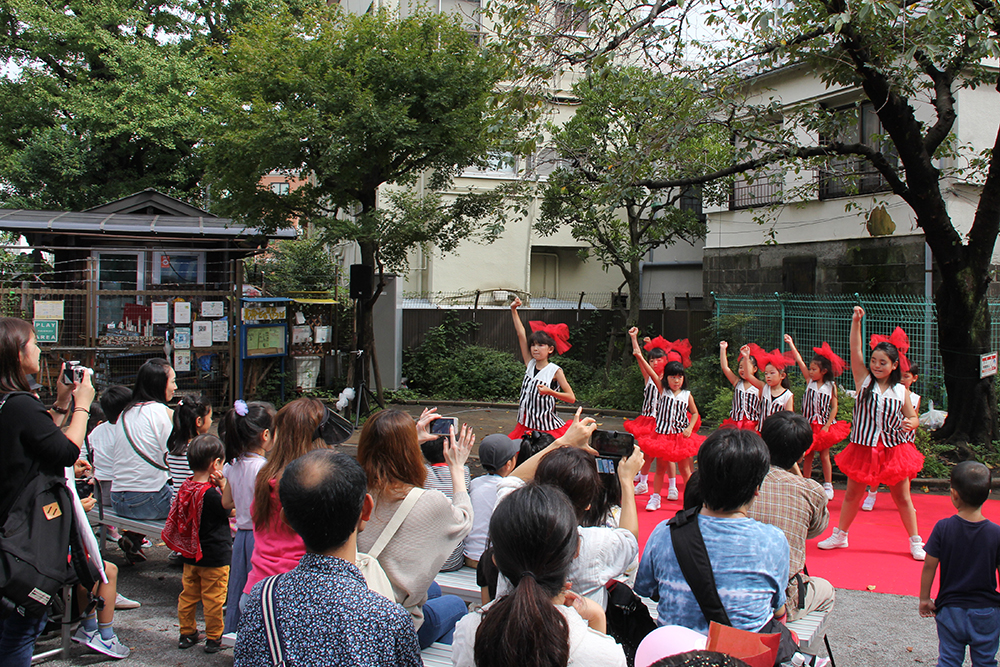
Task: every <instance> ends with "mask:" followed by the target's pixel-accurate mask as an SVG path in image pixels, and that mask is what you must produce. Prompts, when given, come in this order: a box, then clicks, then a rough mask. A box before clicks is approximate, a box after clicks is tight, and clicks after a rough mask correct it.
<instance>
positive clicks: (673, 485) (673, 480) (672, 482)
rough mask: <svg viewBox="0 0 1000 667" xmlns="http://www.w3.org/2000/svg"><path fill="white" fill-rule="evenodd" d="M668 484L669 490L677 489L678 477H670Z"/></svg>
mask: <svg viewBox="0 0 1000 667" xmlns="http://www.w3.org/2000/svg"><path fill="white" fill-rule="evenodd" d="M667 482H668V483H669V484H670V486H669V487H667V488H670V489H676V488H677V478H676V477H670V478H669V479H667Z"/></svg>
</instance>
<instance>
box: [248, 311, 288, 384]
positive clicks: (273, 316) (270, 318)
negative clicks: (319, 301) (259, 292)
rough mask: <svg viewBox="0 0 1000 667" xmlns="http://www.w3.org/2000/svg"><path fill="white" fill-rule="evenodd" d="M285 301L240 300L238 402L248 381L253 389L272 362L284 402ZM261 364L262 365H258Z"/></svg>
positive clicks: (286, 313)
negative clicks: (276, 365) (279, 378)
mask: <svg viewBox="0 0 1000 667" xmlns="http://www.w3.org/2000/svg"><path fill="white" fill-rule="evenodd" d="M291 301H292V300H291V299H287V298H284V297H244V298H242V299H240V312H241V316H242V323H241V324H240V373H239V375H240V382H239V395H240V398H241V399H242V398H244V397H245V393H246V391H245V389H246V385H247V383H248V381H249V382H250V383H251V384H253V385H254V386H256V385H257V383H258V382H259V381H260V379H261V378H262V377H263V376H265V375H266V374H267V371H268V370H270V367H271V365H272V364H273V363H274V362H277V363H278V364H280V370H281V388H280V392H281V400H282V401H284V400H285V361H286V359H287V357H288V305H289V303H291ZM261 361H264V362H265V363H264V364H262V363H260V362H261Z"/></svg>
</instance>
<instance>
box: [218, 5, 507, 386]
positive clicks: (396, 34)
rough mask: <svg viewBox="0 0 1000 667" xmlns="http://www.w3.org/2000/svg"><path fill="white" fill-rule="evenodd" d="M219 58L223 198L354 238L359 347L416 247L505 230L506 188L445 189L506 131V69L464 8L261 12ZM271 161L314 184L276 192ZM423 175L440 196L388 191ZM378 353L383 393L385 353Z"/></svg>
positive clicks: (256, 212)
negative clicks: (373, 283)
mask: <svg viewBox="0 0 1000 667" xmlns="http://www.w3.org/2000/svg"><path fill="white" fill-rule="evenodd" d="M223 62H224V66H225V67H226V68H227V74H226V76H225V77H224V80H222V81H221V85H220V88H219V91H218V94H217V96H216V100H217V103H218V105H219V106H218V108H217V113H218V115H219V117H220V118H221V119H222V122H221V123H220V125H219V127H218V131H217V133H216V134H215V135H214V136H213V137H212V144H213V145H212V150H211V158H210V163H211V168H212V174H213V176H214V179H215V180H214V183H215V185H216V187H217V191H218V192H224V193H225V197H224V199H223V201H222V205H223V206H224V207H225V210H226V211H227V212H229V213H231V214H232V215H233V216H234V217H236V218H240V219H244V220H247V221H253V222H254V224H261V223H262V222H263V224H264V226H265V227H270V228H277V227H284V226H287V225H288V224H289V220H290V219H292V218H298V219H299V220H300V223H301V224H307V225H314V226H316V227H317V228H318V230H319V232H320V233H321V234H322V235H323V237H324V238H325V239H326V240H327V241H329V242H334V241H343V240H349V241H356V242H357V243H358V245H359V246H360V251H361V261H362V263H363V264H365V265H367V266H370V267H372V268H373V269H374V270H375V272H376V273H377V275H378V276H379V281H378V286H377V288H376V290H375V293H374V295H373V296H372V298H370V299H365V300H363V301H362V304H361V308H360V313H359V315H360V318H359V319H360V321H359V323H358V326H359V332H360V344H361V346H362V348H361V349H365V350H368V351H374V331H373V328H372V326H373V325H372V308H373V306H374V304H375V301H376V300H377V299H378V297H379V294H380V293H381V290H382V288H383V286H384V284H385V282H384V278H383V276H384V272H385V271H386V270H387V269H388V268H398V267H400V266H401V265H403V264H405V261H406V255H407V253H408V252H409V251H411V250H412V249H413V248H414V247H416V246H419V245H424V246H427V245H431V244H433V245H435V246H436V247H438V248H439V249H440V250H442V251H444V252H447V251H450V250H453V249H454V248H455V247H456V246H457V245H458V243H459V242H461V241H462V240H463V239H467V238H473V237H479V238H484V239H487V240H489V239H491V238H494V237H495V236H496V235H498V234H499V232H500V230H501V229H502V226H503V223H504V217H505V215H506V207H504V206H503V205H502V204H503V200H504V197H505V196H506V195H507V194H508V193H507V192H506V191H493V192H488V193H478V194H477V193H464V194H461V195H459V196H458V197H456V198H454V199H453V201H450V202H448V203H446V202H445V201H444V199H443V197H442V196H441V195H440V194H438V192H439V191H440V190H442V189H444V188H445V187H447V186H448V185H449V184H450V183H451V182H452V180H453V178H454V176H455V175H456V174H457V173H459V172H460V171H461V170H462V169H464V168H466V167H469V166H471V165H474V164H478V163H481V162H483V161H484V160H485V158H486V155H487V152H488V151H489V150H490V148H491V147H493V146H494V145H495V143H496V141H497V138H498V137H499V136H501V131H500V130H501V126H500V125H499V122H498V121H496V122H495V121H494V117H495V116H494V114H495V113H497V109H496V107H495V96H494V90H495V87H496V84H497V82H498V81H499V80H500V77H501V75H502V74H503V72H502V70H501V69H500V67H499V66H498V64H497V63H496V62H495V61H494V60H493V59H492V58H491V57H489V55H488V54H487V53H486V52H485V51H483V50H482V49H480V48H479V47H478V46H476V44H475V43H474V41H473V40H472V39H471V38H470V35H469V34H468V33H467V32H466V31H465V29H464V28H463V27H462V25H461V23H460V21H459V19H458V18H457V17H450V16H444V15H431V14H427V13H424V12H418V13H415V14H413V15H410V16H408V17H406V18H395V17H393V16H392V15H391V14H390V13H388V12H386V11H376V12H373V13H370V14H366V15H363V16H354V15H348V14H346V13H342V12H340V11H338V10H337V9H336V8H333V9H316V10H314V11H310V12H307V13H305V14H304V15H302V16H301V17H300V18H296V17H295V16H292V15H290V14H288V13H285V14H280V15H276V16H275V17H272V18H270V19H268V20H264V21H260V22H257V23H255V24H254V25H253V26H251V27H249V28H248V29H246V30H245V31H243V32H241V33H240V34H239V35H238V36H237V37H236V38H235V39H233V41H232V43H231V45H230V47H229V48H228V49H227V51H226V52H225V54H224V61H223ZM272 171H278V172H282V173H287V174H294V175H298V174H301V175H302V176H303V177H304V178H306V179H307V182H306V184H305V185H303V186H302V187H300V188H298V189H296V190H294V191H292V192H290V193H288V194H286V195H281V196H279V195H277V194H275V193H272V192H271V191H270V190H267V189H265V188H262V187H260V185H259V182H260V179H261V177H262V176H264V175H265V174H268V173H270V172H272ZM419 178H423V179H425V180H424V183H425V185H426V186H427V188H428V189H429V190H430V191H431V194H429V195H427V196H422V195H420V194H418V193H417V192H416V191H414V190H396V191H391V192H385V191H383V193H382V194H380V188H382V186H383V185H398V186H409V185H413V184H414V183H416V182H417V180H418V179H419ZM489 216H492V217H491V218H490V220H489V221H488V222H483V220H484V218H487V217H489ZM369 356H371V357H373V361H374V363H375V368H374V370H375V382H376V387H377V388H378V391H379V397H380V400H381V389H382V387H381V379H380V377H379V374H378V368H377V358H374V355H369ZM366 361H367V359H366ZM363 372H364V373H365V376H366V377H367V373H368V369H367V367H366V368H365V369H363Z"/></svg>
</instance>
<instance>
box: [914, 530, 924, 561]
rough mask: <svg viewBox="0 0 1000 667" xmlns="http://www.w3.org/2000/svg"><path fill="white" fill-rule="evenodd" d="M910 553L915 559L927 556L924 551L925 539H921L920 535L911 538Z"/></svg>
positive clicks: (922, 558)
mask: <svg viewBox="0 0 1000 667" xmlns="http://www.w3.org/2000/svg"><path fill="white" fill-rule="evenodd" d="M910 555H911V556H913V560H924V559H925V558H927V554H926V553H925V552H924V541H923V540H921V539H920V536H919V535H914V536H913V537H911V538H910Z"/></svg>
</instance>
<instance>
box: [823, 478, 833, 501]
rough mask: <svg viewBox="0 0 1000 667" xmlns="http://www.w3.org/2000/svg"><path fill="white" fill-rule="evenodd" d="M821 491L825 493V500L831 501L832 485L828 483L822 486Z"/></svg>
mask: <svg viewBox="0 0 1000 667" xmlns="http://www.w3.org/2000/svg"><path fill="white" fill-rule="evenodd" d="M823 491H824V492H825V493H826V499H827V500H833V484H830V483H829V482H826V483H825V484H823Z"/></svg>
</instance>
